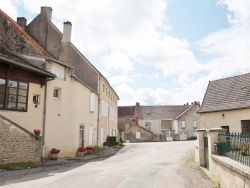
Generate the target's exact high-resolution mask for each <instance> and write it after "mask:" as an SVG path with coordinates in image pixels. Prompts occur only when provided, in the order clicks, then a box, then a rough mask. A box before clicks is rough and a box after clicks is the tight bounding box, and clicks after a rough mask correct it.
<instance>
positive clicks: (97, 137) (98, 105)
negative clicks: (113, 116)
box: [96, 74, 102, 145]
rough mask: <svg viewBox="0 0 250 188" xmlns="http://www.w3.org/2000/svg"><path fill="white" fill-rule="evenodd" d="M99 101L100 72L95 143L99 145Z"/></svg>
mask: <svg viewBox="0 0 250 188" xmlns="http://www.w3.org/2000/svg"><path fill="white" fill-rule="evenodd" d="M100 102H101V98H100V74H98V109H97V137H96V138H97V145H99V144H98V143H99V121H100V119H99V116H100V114H99V113H100ZM101 144H102V143H101Z"/></svg>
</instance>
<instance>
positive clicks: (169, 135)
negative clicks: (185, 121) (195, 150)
mask: <svg viewBox="0 0 250 188" xmlns="http://www.w3.org/2000/svg"><path fill="white" fill-rule="evenodd" d="M166 141H173V133H172V131H170V130H167V131H166Z"/></svg>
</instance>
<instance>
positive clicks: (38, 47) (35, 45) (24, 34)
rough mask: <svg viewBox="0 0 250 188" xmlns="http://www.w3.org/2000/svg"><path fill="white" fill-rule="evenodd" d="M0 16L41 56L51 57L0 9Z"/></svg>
mask: <svg viewBox="0 0 250 188" xmlns="http://www.w3.org/2000/svg"><path fill="white" fill-rule="evenodd" d="M0 14H1V15H2V16H3V17H4V18H5V19H6V20H8V21H9V22H10V24H11V25H12V26H13V27H14V28H15V29H17V30H18V31H19V32H20V33H21V34H22V35H23V36H24V37H25V38H26V39H27V40H28V41H29V42H30V43H31V44H32V45H33V46H34V47H35V48H36V49H37V50H38V51H39V52H41V54H42V55H44V56H46V57H51V55H50V54H49V53H48V52H47V51H46V50H44V49H43V48H42V47H41V46H40V45H39V44H38V43H37V42H36V41H35V40H34V39H33V38H32V37H31V36H30V35H29V34H28V33H26V32H25V31H24V30H23V28H22V27H20V26H19V25H18V24H17V23H16V22H15V21H14V20H13V19H12V18H10V17H9V16H8V15H7V14H6V13H5V12H4V11H2V10H1V9H0Z"/></svg>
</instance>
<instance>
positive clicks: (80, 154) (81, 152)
mask: <svg viewBox="0 0 250 188" xmlns="http://www.w3.org/2000/svg"><path fill="white" fill-rule="evenodd" d="M85 151H86V149H85V148H84V147H79V148H78V150H77V157H83V156H84V154H85Z"/></svg>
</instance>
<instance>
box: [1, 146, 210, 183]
mask: <svg viewBox="0 0 250 188" xmlns="http://www.w3.org/2000/svg"><path fill="white" fill-rule="evenodd" d="M193 149H194V141H176V142H149V143H138V144H133V143H131V144H126V146H125V147H123V148H122V149H121V150H119V151H118V152H117V153H116V154H115V155H113V156H111V157H109V158H99V159H96V160H92V161H88V162H75V163H71V164H64V165H52V166H46V167H41V168H37V169H28V170H25V172H26V173H24V172H21V171H16V172H0V187H15V188H16V187H25V188H27V187H36V188H38V187H67V188H69V187H86V188H92V187H96V188H112V187H119V188H121V187H122V188H133V187H134V188H137V187H138V188H141V187H143V188H145V187H148V188H161V187H162V188H167V187H171V188H175V187H176V188H182V187H190V188H191V187H192V188H193V187H197V188H198V187H199V188H211V187H213V186H212V185H211V183H210V181H209V179H208V178H207V176H206V175H205V174H204V172H203V171H202V170H200V169H199V168H198V167H196V165H195V163H194V162H193Z"/></svg>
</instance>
